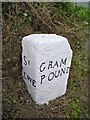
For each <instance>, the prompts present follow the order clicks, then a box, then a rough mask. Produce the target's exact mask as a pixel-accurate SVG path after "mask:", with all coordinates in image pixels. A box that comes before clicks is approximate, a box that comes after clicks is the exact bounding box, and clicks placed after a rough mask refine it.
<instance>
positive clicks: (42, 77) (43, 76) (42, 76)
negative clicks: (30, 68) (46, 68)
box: [40, 75, 45, 84]
mask: <svg viewBox="0 0 90 120" xmlns="http://www.w3.org/2000/svg"><path fill="white" fill-rule="evenodd" d="M44 78H45V75H41V83H40V84H42V80H43V79H44Z"/></svg>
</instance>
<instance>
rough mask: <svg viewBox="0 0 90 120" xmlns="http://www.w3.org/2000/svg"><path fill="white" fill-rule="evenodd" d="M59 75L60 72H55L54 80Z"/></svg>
mask: <svg viewBox="0 0 90 120" xmlns="http://www.w3.org/2000/svg"><path fill="white" fill-rule="evenodd" d="M59 74H60V70H59V71H55V78H57V77H58V76H59Z"/></svg>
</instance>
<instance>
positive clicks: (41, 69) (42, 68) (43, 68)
mask: <svg viewBox="0 0 90 120" xmlns="http://www.w3.org/2000/svg"><path fill="white" fill-rule="evenodd" d="M43 65H45V62H43V63H42V64H41V65H40V72H43V71H44V70H45V68H46V67H45V66H44V67H42V66H43Z"/></svg>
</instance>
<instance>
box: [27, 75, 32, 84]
mask: <svg viewBox="0 0 90 120" xmlns="http://www.w3.org/2000/svg"><path fill="white" fill-rule="evenodd" d="M27 79H28V81H29V82H30V83H31V81H32V79H31V78H30V77H29V76H28V75H27Z"/></svg>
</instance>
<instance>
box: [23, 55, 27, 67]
mask: <svg viewBox="0 0 90 120" xmlns="http://www.w3.org/2000/svg"><path fill="white" fill-rule="evenodd" d="M24 65H27V59H26V56H24Z"/></svg>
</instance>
